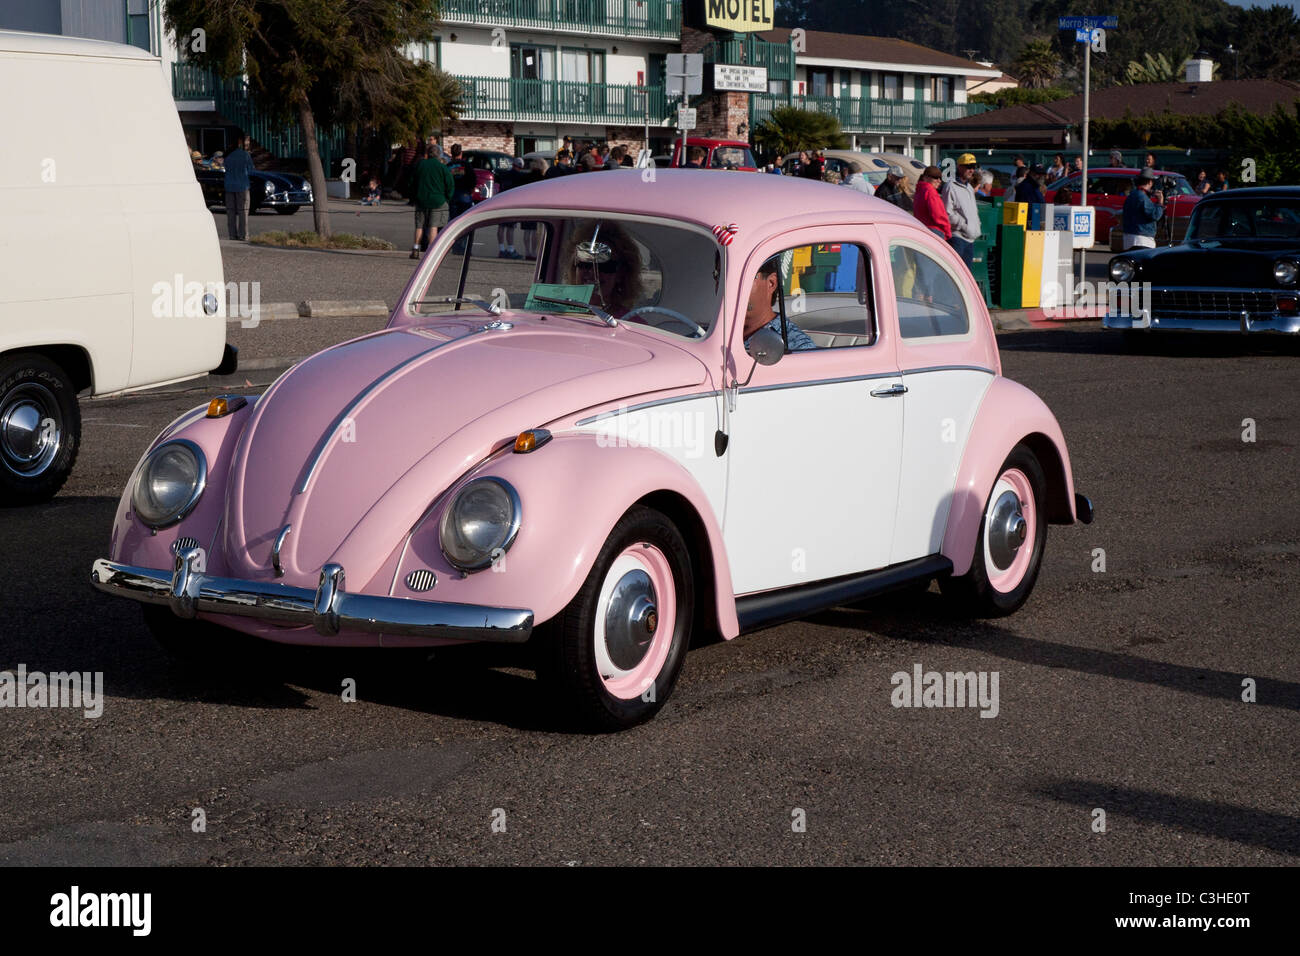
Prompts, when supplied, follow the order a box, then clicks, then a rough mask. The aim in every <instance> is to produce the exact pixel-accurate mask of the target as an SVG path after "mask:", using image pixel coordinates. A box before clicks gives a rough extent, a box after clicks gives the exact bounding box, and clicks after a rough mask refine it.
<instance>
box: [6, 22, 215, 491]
mask: <svg viewBox="0 0 1300 956" xmlns="http://www.w3.org/2000/svg"><path fill="white" fill-rule="evenodd" d="M164 75H165V74H164V73H163V70H162V68H161V67H160V66H159V63H158V58H157V57H153V56H150V55H149V54H148V53H147V52H146V51H143V50H140V49H139V48H137V47H134V46H126V45H123V44H117V43H104V42H101V41H97V40H83V39H76V38H72V37H61V36H50V35H46V34H36V33H10V32H0V89H4V90H7V91H10V93H11V95H7V96H4V97H0V124H3V127H4V129H5V142H4V148H3V153H2V154H0V155H3V160H0V195H2V196H3V197H4V212H3V214H0V249H3V250H4V252H3V254H2V255H3V261H4V281H3V282H0V503H4V504H16V503H27V502H36V501H41V500H44V499H46V498H49V497H51V496H52V495H54V494H55V493H57V492H58V490H59V489H60V488H61V487H62V486H63V483H64V482H65V481H66V480H67V477H68V475H69V474H70V473H71V471H72V467H73V463H74V462H75V461H76V458H77V452H78V450H79V449H80V447H81V412H80V408H79V406H78V403H77V394H78V393H79V392H89V393H90V394H93V395H106V394H110V393H114V392H122V391H126V390H128V389H134V388H143V387H145V386H149V385H156V384H159V383H162V382H167V381H174V380H179V379H183V378H188V377H192V376H195V375H201V374H203V373H205V372H207V371H209V370H212V369H216V368H222V369H225V370H228V371H231V372H233V371H234V367H235V366H234V361H235V359H234V352H233V349H230V348H229V347H228V346H227V345H226V316H225V311H226V296H225V287H224V283H223V273H222V264H221V248H220V245H219V244H218V242H217V232H216V226H215V225H214V224H213V221H212V216H211V215H210V214H209V213H208V211H207V210H206V209H205V208H204V205H203V197H202V194H201V193H200V191H199V188H198V186H197V185H196V184H195V182H194V174H193V173H192V172H190V169H189V165H190V164H189V160H188V159H187V153H186V150H185V136H184V134H183V132H182V130H181V124H180V120H179V119H178V117H177V114H176V104H175V103H174V102H173V101H172V98H171V90H170V88H169V87H168V85H167V83H166V81H165V79H164ZM14 91H22V92H21V95H18V94H17V93H15V92H14ZM124 103H125V104H130V114H131V121H130V124H129V125H130V136H124V135H122V130H121V129H120V128H117V127H115V125H114V122H113V120H112V119H111V117H113V116H116V115H118V114H119V113H120V111H121V109H122V104H124Z"/></svg>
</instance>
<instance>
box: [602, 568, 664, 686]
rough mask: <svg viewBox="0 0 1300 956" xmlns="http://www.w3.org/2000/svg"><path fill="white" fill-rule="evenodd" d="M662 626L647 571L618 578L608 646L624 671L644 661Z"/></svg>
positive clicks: (610, 611)
mask: <svg viewBox="0 0 1300 956" xmlns="http://www.w3.org/2000/svg"><path fill="white" fill-rule="evenodd" d="M658 627H659V612H658V609H657V608H656V607H655V588H654V585H653V584H652V583H651V582H650V575H648V574H646V573H645V572H644V571H641V570H636V571H629V572H627V574H625V575H623V576H622V577H621V578H619V579H618V583H617V584H615V585H614V591H613V593H612V594H610V596H609V607H608V608H606V610H605V647H606V648H607V649H608V650H609V659H610V660H611V661H612V662H613V663H614V665H615V666H616V667H618V668H619V669H620V670H625V671H626V670H631V669H632V668H634V667H636V665H637V664H639V663H641V659H642V658H643V657H645V655H646V652H647V651H648V650H649V649H650V641H651V639H652V638H653V637H654V635H655V631H656V630H657V629H658Z"/></svg>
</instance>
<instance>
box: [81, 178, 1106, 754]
mask: <svg viewBox="0 0 1300 956" xmlns="http://www.w3.org/2000/svg"><path fill="white" fill-rule="evenodd" d="M504 224H514V228H515V238H516V244H517V246H520V247H521V248H522V249H523V250H524V251H526V253H527V257H526V258H523V259H519V260H514V259H501V258H498V256H497V251H498V246H497V239H498V234H497V229H498V226H499V225H504ZM1091 518H1092V506H1091V504H1090V503H1089V502H1088V500H1087V499H1086V498H1084V497H1083V496H1082V495H1076V493H1075V491H1074V484H1073V479H1072V477H1071V471H1070V459H1069V455H1068V454H1067V452H1066V447H1065V440H1064V438H1063V437H1062V435H1061V430H1060V427H1059V426H1058V425H1057V422H1056V419H1055V418H1054V417H1053V416H1052V413H1051V412H1050V411H1049V410H1048V409H1047V407H1046V406H1045V405H1044V404H1043V402H1042V401H1041V400H1040V399H1039V398H1038V397H1037V396H1036V395H1034V394H1033V393H1032V392H1030V391H1029V390H1028V389H1026V388H1024V387H1023V386H1021V385H1018V384H1016V383H1015V382H1012V381H1009V380H1007V379H1005V378H1003V377H1002V375H1001V372H1000V362H999V358H998V348H997V344H996V342H995V341H994V335H993V328H992V325H991V323H990V320H989V315H988V313H987V311H986V310H985V308H984V305H983V301H982V298H981V296H980V293H979V290H978V288H977V287H976V285H975V283H974V281H973V280H972V278H971V275H970V273H969V272H968V271H967V270H966V269H965V267H964V266H963V265H962V263H961V260H960V259H959V258H958V257H957V256H956V255H955V254H954V253H953V252H952V251H951V250H950V249H949V248H948V247H947V246H946V245H944V244H943V243H941V242H939V241H937V240H936V239H934V238H933V237H932V235H931V234H930V233H928V232H927V231H926V230H925V229H924V228H923V227H922V226H921V225H920V224H919V223H918V222H917V221H916V220H915V219H913V218H911V217H910V216H907V215H905V214H903V213H902V212H900V211H899V210H898V209H897V208H896V207H894V206H891V205H889V204H887V203H885V202H882V201H879V200H876V199H874V198H871V197H867V196H864V195H862V194H860V193H858V192H855V191H852V190H847V189H837V188H834V187H832V186H828V185H826V184H823V183H818V182H811V181H806V180H799V179H786V178H778V177H775V176H736V177H723V178H719V177H718V176H717V175H716V174H713V173H709V172H699V171H694V170H680V171H679V170H645V171H642V170H627V171H609V172H605V173H602V174H600V175H588V176H581V177H568V178H564V179H558V180H548V181H545V182H541V183H536V184H532V185H528V186H524V187H520V188H517V189H514V190H511V191H509V192H507V193H505V194H503V195H501V196H498V197H496V198H493V199H490V200H487V201H485V202H483V203H481V204H480V205H479V206H477V207H476V208H475V209H474V211H473V212H472V213H470V214H468V215H465V216H463V217H461V218H458V219H457V220H456V221H455V222H454V223H453V224H452V226H451V227H450V228H449V229H448V230H446V231H444V233H443V234H442V235H441V236H439V238H438V241H437V243H436V244H435V245H434V246H433V247H432V248H431V249H430V250H429V253H428V254H427V256H426V257H425V259H424V260H423V261H422V262H421V264H420V266H419V267H418V269H417V270H416V272H415V274H414V275H413V276H412V277H411V280H410V282H409V284H408V285H407V287H406V289H405V290H404V292H403V293H402V296H401V300H400V302H399V303H398V305H397V307H396V309H395V310H394V312H393V315H392V318H391V320H390V321H389V323H388V327H387V328H386V329H384V330H383V331H381V332H377V333H374V334H372V335H367V336H363V337H361V338H359V339H355V340H353V341H350V342H345V343H342V344H340V345H335V346H332V347H331V348H328V349H325V350H324V351H323V352H320V353H319V354H317V355H315V356H312V357H311V358H309V359H307V360H306V361H303V362H301V363H300V364H298V365H296V366H295V367H293V368H292V369H290V370H289V371H287V372H286V373H285V374H283V375H282V376H281V377H280V378H279V379H278V380H277V381H276V382H275V383H274V384H273V385H271V387H270V388H268V389H267V390H266V392H265V393H263V394H262V395H261V396H260V397H253V396H240V395H226V396H221V397H218V398H216V399H214V400H213V401H212V403H211V404H209V405H206V406H202V407H199V408H196V409H194V410H193V411H191V412H188V413H187V414H185V415H182V416H181V417H180V418H179V419H177V420H176V421H175V422H173V423H172V424H171V425H170V426H169V427H168V428H167V429H166V430H165V431H164V432H163V433H162V434H161V435H160V436H158V438H157V439H156V440H155V441H154V443H153V445H152V446H150V448H149V449H148V451H147V452H146V453H145V455H144V457H143V458H142V459H141V460H140V463H139V465H138V466H137V467H136V469H135V472H134V474H133V475H132V477H131V480H130V483H129V485H128V487H127V489H126V491H125V492H124V494H123V496H122V501H121V504H120V505H119V507H118V511H117V517H116V521H115V523H114V526H113V535H112V543H111V547H110V557H109V558H107V559H101V560H98V561H96V562H95V564H94V568H93V571H92V579H93V582H94V584H95V586H96V587H98V588H99V589H100V590H103V591H106V592H108V593H110V594H115V595H119V596H122V597H125V598H129V599H132V600H135V601H139V602H141V603H142V604H143V605H144V612H145V620H146V622H147V624H148V626H149V627H150V629H151V630H152V631H153V632H154V634H155V635H156V636H157V637H158V638H159V640H160V641H161V642H162V643H163V644H164V646H167V647H171V648H178V647H184V646H185V645H186V643H187V642H192V641H194V640H197V639H198V634H197V631H196V625H197V624H198V622H204V621H206V622H209V623H210V624H215V625H219V626H220V627H221V628H228V629H230V630H235V631H242V632H245V633H247V634H253V635H256V636H258V637H261V638H266V639H269V640H273V641H280V642H287V643H299V644H329V645H374V646H383V647H411V646H421V647H432V646H436V645H440V644H446V643H450V642H460V641H496V642H512V643H520V644H523V643H525V642H527V644H528V646H529V648H530V649H531V650H532V651H533V652H534V653H533V654H532V655H530V657H529V659H530V660H531V661H533V662H534V663H535V666H536V668H537V671H538V673H539V676H540V677H542V678H543V679H545V680H547V681H549V682H550V683H551V684H552V685H553V686H554V687H555V688H556V689H557V690H558V691H559V692H560V696H561V698H562V699H563V700H565V701H567V702H568V703H569V704H571V705H572V706H573V707H574V708H575V709H576V711H577V712H578V713H579V714H580V715H581V716H582V717H583V718H584V719H585V721H586V722H587V723H588V724H590V725H591V726H593V727H595V728H601V729H613V728H621V727H627V726H630V725H632V724H636V723H638V722H640V721H644V720H646V719H648V718H649V717H651V716H652V715H653V714H655V713H656V712H657V711H658V710H659V708H660V707H662V706H663V704H664V702H665V701H667V699H668V697H669V695H670V694H671V692H672V689H673V686H674V684H675V682H676V680H677V678H678V675H679V674H680V673H681V669H682V664H683V660H684V658H685V653H686V648H687V646H688V644H689V642H690V640H691V638H692V636H693V635H705V634H712V635H720V636H721V637H722V638H725V639H730V638H734V637H736V636H737V635H738V634H742V633H745V632H747V631H752V630H755V629H758V628H762V627H766V626H770V625H773V624H777V623H780V622H784V621H789V620H793V619H795V618H799V617H802V616H805V615H807V614H810V613H812V612H814V611H817V610H818V609H821V608H825V607H830V606H834V605H841V604H846V603H850V602H855V601H859V600H862V599H864V598H868V597H870V596H872V595H875V594H878V593H880V592H883V591H886V590H890V589H894V588H898V587H902V586H907V585H912V584H921V585H923V584H925V583H926V582H928V581H930V580H931V579H934V578H938V579H939V582H940V584H941V586H942V588H943V591H944V593H945V594H947V595H949V596H951V598H952V599H953V600H955V601H958V602H960V603H961V604H962V605H963V606H965V607H966V608H968V609H969V610H970V611H971V612H973V613H975V614H981V615H1001V614H1008V613H1010V612H1012V611H1014V610H1016V609H1017V608H1018V607H1020V605H1022V604H1023V603H1024V602H1025V600H1026V598H1027V597H1028V596H1029V593H1030V591H1031V590H1032V588H1033V586H1034V582H1035V579H1036V578H1037V576H1038V569H1039V565H1040V563H1041V561H1042V557H1043V549H1044V546H1045V544H1046V540H1047V525H1048V524H1049V523H1050V524H1070V523H1072V522H1074V521H1076V520H1079V521H1084V522H1087V521H1090V520H1091ZM209 630H210V629H209Z"/></svg>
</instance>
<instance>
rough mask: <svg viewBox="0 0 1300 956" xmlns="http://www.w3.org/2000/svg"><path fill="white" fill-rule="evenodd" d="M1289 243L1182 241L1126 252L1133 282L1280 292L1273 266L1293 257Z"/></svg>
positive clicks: (1292, 244)
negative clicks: (1135, 267) (1135, 265)
mask: <svg viewBox="0 0 1300 956" xmlns="http://www.w3.org/2000/svg"><path fill="white" fill-rule="evenodd" d="M1297 254H1300V248H1297V244H1296V243H1295V242H1294V241H1293V240H1274V239H1211V240H1206V241H1204V242H1182V243H1179V244H1178V245H1176V246H1165V247H1164V248H1162V249H1147V250H1143V251H1142V252H1141V253H1126V255H1128V256H1129V257H1130V258H1132V259H1133V260H1134V261H1136V262H1138V263H1139V266H1138V275H1137V281H1139V282H1150V283H1151V284H1152V285H1153V286H1156V287H1161V286H1166V285H1172V286H1212V287H1215V288H1225V287H1226V288H1243V289H1267V290H1269V291H1281V290H1280V289H1279V287H1278V284H1277V282H1276V281H1275V280H1274V278H1273V263H1274V262H1276V261H1277V260H1278V259H1280V258H1283V257H1286V258H1296V257H1297Z"/></svg>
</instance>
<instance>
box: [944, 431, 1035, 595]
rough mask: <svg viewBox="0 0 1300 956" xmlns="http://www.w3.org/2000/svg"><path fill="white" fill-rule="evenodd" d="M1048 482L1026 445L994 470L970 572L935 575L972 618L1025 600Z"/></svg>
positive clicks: (1031, 586)
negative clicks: (955, 575) (993, 480)
mask: <svg viewBox="0 0 1300 956" xmlns="http://www.w3.org/2000/svg"><path fill="white" fill-rule="evenodd" d="M1046 489H1047V481H1046V479H1045V478H1044V477H1043V468H1042V466H1041V465H1040V464H1039V463H1038V459H1037V458H1035V457H1034V453H1033V452H1032V451H1030V450H1029V449H1028V448H1027V447H1026V446H1024V445H1017V446H1016V447H1015V448H1013V449H1011V454H1010V455H1008V456H1007V460H1006V461H1004V462H1003V463H1002V467H1001V468H1000V469H998V478H997V481H995V482H993V490H992V491H990V492H989V498H988V501H986V502H985V504H984V518H983V520H981V521H980V530H979V536H978V537H977V538H976V539H975V554H974V556H973V558H972V560H971V566H970V570H969V571H968V572H967V573H965V574H963V575H962V576H961V577H945V578H940V579H939V586H940V588H941V589H942V590H943V594H944V597H947V598H949V599H951V600H952V601H953V602H954V603H955V604H956V605H957V606H958V607H960V608H961V609H962V610H964V611H966V612H968V613H970V614H972V615H974V616H976V617H1002V616H1004V615H1007V614H1011V613H1013V612H1014V611H1016V610H1017V609H1019V607H1020V606H1021V605H1022V604H1024V603H1025V601H1026V600H1028V599H1029V592H1030V591H1032V590H1033V589H1034V582H1036V581H1037V580H1038V569H1039V567H1040V566H1041V565H1042V563H1043V550H1044V548H1045V547H1046V545H1047V516H1046V515H1045V514H1044V513H1043V503H1044V501H1046V498H1047V491H1046Z"/></svg>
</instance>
